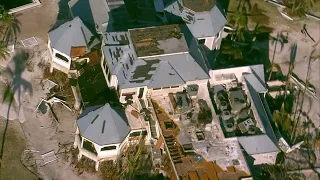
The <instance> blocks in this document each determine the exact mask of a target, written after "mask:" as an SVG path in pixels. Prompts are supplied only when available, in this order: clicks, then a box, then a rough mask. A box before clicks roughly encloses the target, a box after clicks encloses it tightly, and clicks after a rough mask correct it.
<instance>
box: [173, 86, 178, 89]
mask: <svg viewBox="0 0 320 180" xmlns="http://www.w3.org/2000/svg"><path fill="white" fill-rule="evenodd" d="M171 88H172V89H174V88H179V86H171Z"/></svg>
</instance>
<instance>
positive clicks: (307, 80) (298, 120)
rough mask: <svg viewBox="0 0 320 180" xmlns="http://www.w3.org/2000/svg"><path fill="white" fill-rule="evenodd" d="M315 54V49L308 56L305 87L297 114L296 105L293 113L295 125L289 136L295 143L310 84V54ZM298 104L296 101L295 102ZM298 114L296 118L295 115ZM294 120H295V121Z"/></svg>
mask: <svg viewBox="0 0 320 180" xmlns="http://www.w3.org/2000/svg"><path fill="white" fill-rule="evenodd" d="M314 52H315V49H313V51H312V52H311V54H310V56H309V61H308V69H307V76H306V80H305V85H304V88H303V92H302V101H301V103H300V107H299V112H297V107H298V104H296V110H295V112H294V118H293V120H295V123H294V128H293V130H292V134H291V141H293V143H294V141H295V139H296V136H295V135H296V129H297V126H298V125H299V123H300V119H301V118H300V116H301V112H302V107H303V104H304V100H305V95H306V92H307V89H308V87H309V84H310V75H311V62H312V59H313V57H312V54H313V53H314ZM297 102H298V100H297ZM297 113H298V116H297V118H296V115H297ZM295 118H296V119H295Z"/></svg>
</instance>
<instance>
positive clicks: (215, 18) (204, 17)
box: [187, 6, 227, 38]
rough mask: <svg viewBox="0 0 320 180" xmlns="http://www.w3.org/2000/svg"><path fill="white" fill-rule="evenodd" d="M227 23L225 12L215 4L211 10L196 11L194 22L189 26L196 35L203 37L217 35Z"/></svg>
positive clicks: (188, 24)
mask: <svg viewBox="0 0 320 180" xmlns="http://www.w3.org/2000/svg"><path fill="white" fill-rule="evenodd" d="M226 23H227V19H226V17H225V16H224V13H223V12H222V11H221V10H220V9H219V8H218V6H214V7H213V8H212V9H211V10H210V11H206V12H199V13H195V14H194V22H193V23H187V26H188V28H189V29H190V31H191V33H192V35H193V36H194V37H196V38H202V37H213V36H216V35H217V34H218V33H219V31H220V30H221V29H223V27H224V25H225V24H226ZM199 27H201V28H199Z"/></svg>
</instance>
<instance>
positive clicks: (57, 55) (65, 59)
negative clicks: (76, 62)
mask: <svg viewBox="0 0 320 180" xmlns="http://www.w3.org/2000/svg"><path fill="white" fill-rule="evenodd" d="M56 57H57V58H59V59H61V60H63V61H65V62H67V63H68V62H69V59H68V58H66V57H64V56H63V55H61V54H59V53H56Z"/></svg>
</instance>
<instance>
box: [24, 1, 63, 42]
mask: <svg viewBox="0 0 320 180" xmlns="http://www.w3.org/2000/svg"><path fill="white" fill-rule="evenodd" d="M58 1H59V0H41V6H39V7H35V8H32V9H29V10H25V11H22V12H21V13H19V14H18V20H19V21H20V23H21V26H20V29H21V32H20V34H19V36H18V41H20V40H22V39H26V38H29V37H32V36H36V37H37V38H39V39H42V40H43V41H46V42H47V40H48V34H47V32H48V30H49V29H50V27H51V25H53V24H54V23H55V22H56V18H57V15H58V11H59V8H58Z"/></svg>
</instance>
